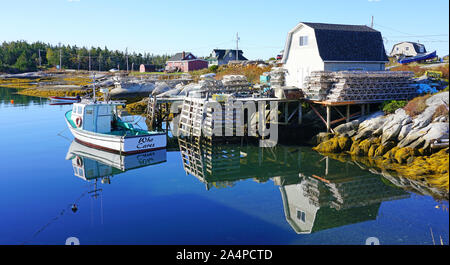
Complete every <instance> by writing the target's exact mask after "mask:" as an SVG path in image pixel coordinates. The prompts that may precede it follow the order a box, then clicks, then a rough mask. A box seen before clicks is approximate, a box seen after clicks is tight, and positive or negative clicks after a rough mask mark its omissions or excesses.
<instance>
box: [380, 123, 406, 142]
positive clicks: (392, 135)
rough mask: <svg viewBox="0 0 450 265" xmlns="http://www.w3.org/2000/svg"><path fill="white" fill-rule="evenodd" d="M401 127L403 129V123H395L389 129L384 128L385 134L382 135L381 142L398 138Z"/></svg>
mask: <svg viewBox="0 0 450 265" xmlns="http://www.w3.org/2000/svg"><path fill="white" fill-rule="evenodd" d="M401 129H402V125H401V124H394V125H393V126H391V127H389V128H387V129H384V128H383V136H382V137H381V143H382V144H385V143H386V142H388V141H390V140H393V139H397V136H398V135H399V133H400V131H401Z"/></svg>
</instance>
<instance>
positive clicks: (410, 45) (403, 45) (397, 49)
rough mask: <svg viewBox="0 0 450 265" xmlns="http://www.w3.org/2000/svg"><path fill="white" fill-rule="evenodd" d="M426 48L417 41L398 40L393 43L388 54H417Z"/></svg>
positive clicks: (424, 51)
mask: <svg viewBox="0 0 450 265" xmlns="http://www.w3.org/2000/svg"><path fill="white" fill-rule="evenodd" d="M426 52H427V50H426V49H425V45H423V44H420V43H417V42H410V41H404V42H400V43H397V44H395V45H394V47H392V51H391V53H390V54H389V56H396V57H400V56H407V57H408V56H417V55H419V54H424V53H426Z"/></svg>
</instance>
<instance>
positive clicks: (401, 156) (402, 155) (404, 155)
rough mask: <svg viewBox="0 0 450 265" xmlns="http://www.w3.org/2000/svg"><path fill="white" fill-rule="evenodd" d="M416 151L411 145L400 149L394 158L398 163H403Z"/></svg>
mask: <svg viewBox="0 0 450 265" xmlns="http://www.w3.org/2000/svg"><path fill="white" fill-rule="evenodd" d="M415 153H416V152H415V151H414V149H413V148H411V147H403V148H400V149H398V150H397V151H396V152H395V154H394V158H395V160H397V163H399V164H403V163H405V162H406V161H407V160H408V158H409V157H411V156H414V154H415Z"/></svg>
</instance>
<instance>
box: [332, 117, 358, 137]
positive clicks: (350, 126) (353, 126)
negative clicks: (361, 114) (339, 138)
mask: <svg viewBox="0 0 450 265" xmlns="http://www.w3.org/2000/svg"><path fill="white" fill-rule="evenodd" d="M359 123H360V121H359V120H354V121H350V122H347V123H344V124H341V125H339V126H337V127H336V128H334V129H333V130H334V132H335V133H336V134H337V135H341V134H346V133H349V132H351V131H355V130H357V129H358V127H359Z"/></svg>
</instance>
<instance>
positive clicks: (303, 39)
mask: <svg viewBox="0 0 450 265" xmlns="http://www.w3.org/2000/svg"><path fill="white" fill-rule="evenodd" d="M299 44H300V46H307V45H308V36H300V40H299Z"/></svg>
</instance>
